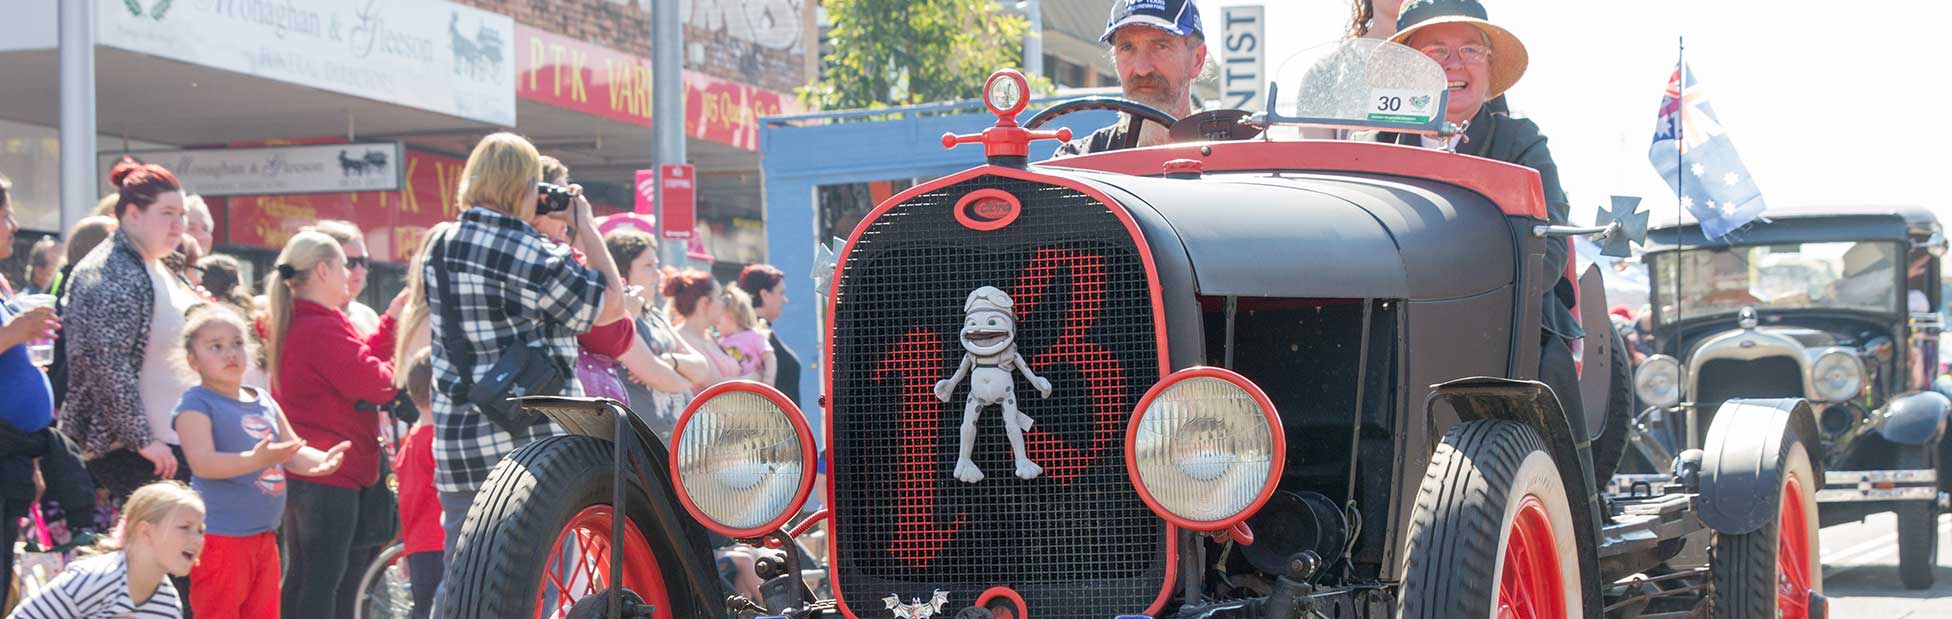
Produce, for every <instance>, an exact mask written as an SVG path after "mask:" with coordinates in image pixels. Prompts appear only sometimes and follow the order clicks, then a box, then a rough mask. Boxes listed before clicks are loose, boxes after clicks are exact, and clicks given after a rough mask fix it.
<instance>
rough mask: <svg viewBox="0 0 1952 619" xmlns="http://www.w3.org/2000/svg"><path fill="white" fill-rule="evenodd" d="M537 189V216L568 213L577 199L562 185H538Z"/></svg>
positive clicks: (536, 185)
mask: <svg viewBox="0 0 1952 619" xmlns="http://www.w3.org/2000/svg"><path fill="white" fill-rule="evenodd" d="M535 188H536V194H535V214H537V215H548V214H550V213H555V212H558V211H567V210H569V205H570V202H571V201H573V200H575V199H576V195H575V194H572V193H570V192H569V188H568V187H564V186H562V185H557V184H554V183H536V184H535Z"/></svg>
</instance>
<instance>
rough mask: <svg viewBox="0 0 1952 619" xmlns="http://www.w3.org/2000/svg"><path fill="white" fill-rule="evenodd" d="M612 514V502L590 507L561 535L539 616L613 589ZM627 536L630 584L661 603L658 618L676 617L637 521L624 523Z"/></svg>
mask: <svg viewBox="0 0 1952 619" xmlns="http://www.w3.org/2000/svg"><path fill="white" fill-rule="evenodd" d="M611 514H612V512H611V510H610V506H609V505H591V506H589V507H585V508H583V511H580V512H577V513H576V516H575V517H572V518H570V519H569V523H568V524H566V525H563V529H562V531H561V532H559V533H557V534H556V542H555V543H554V544H551V545H550V546H549V548H551V549H552V550H551V552H550V554H549V561H548V563H546V564H545V565H544V566H543V569H542V582H541V587H540V588H538V589H537V591H536V597H535V609H536V612H535V616H537V617H546V618H552V619H553V618H558V617H562V616H564V615H566V614H568V613H569V608H570V606H572V605H574V604H575V603H576V600H579V599H582V598H583V597H584V596H587V595H590V594H593V593H596V592H598V591H602V590H604V589H605V588H608V587H609V583H610V550H611V548H610V522H611ZM624 538H625V539H624V586H625V587H626V588H629V589H630V590H631V591H634V592H636V593H637V595H639V596H641V597H643V598H644V601H645V602H647V603H650V604H653V605H655V606H656V607H657V616H658V617H670V616H671V598H670V596H669V595H667V594H666V593H665V591H664V574H663V572H662V571H661V570H659V569H658V564H657V555H655V554H652V553H651V545H650V543H649V542H646V541H645V540H644V534H643V533H641V532H639V531H638V529H637V523H636V522H635V521H630V520H626V521H625V522H624Z"/></svg>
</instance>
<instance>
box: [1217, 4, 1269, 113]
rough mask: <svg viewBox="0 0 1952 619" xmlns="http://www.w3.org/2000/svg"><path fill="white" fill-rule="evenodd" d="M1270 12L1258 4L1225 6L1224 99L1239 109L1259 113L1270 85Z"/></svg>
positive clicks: (1221, 83)
mask: <svg viewBox="0 0 1952 619" xmlns="http://www.w3.org/2000/svg"><path fill="white" fill-rule="evenodd" d="M1266 11H1267V9H1266V7H1263V6H1261V5H1258V4H1254V5H1234V6H1227V7H1221V9H1220V12H1221V19H1222V23H1223V24H1225V30H1224V31H1223V32H1224V36H1225V38H1224V39H1223V40H1222V44H1223V46H1222V50H1223V51H1222V53H1221V60H1220V66H1221V67H1222V69H1221V71H1222V73H1221V76H1220V89H1221V90H1222V91H1223V92H1221V99H1222V100H1224V101H1226V102H1227V103H1226V105H1227V107H1230V108H1233V109H1236V110H1259V109H1261V99H1262V95H1263V94H1264V91H1265V84H1266V83H1267V79H1266V77H1265V76H1266V75H1267V45H1266V43H1267V18H1266V17H1267V12H1266Z"/></svg>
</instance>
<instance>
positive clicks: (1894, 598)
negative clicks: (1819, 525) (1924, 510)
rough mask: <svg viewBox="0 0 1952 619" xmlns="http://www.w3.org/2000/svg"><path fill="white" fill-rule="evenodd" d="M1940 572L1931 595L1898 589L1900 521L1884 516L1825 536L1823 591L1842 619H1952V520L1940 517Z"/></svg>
mask: <svg viewBox="0 0 1952 619" xmlns="http://www.w3.org/2000/svg"><path fill="white" fill-rule="evenodd" d="M1938 537H1939V543H1938V557H1939V567H1938V571H1937V578H1936V579H1935V581H1936V582H1935V583H1934V586H1933V587H1932V588H1931V589H1927V590H1924V591H1911V590H1907V589H1905V588H1904V586H1903V585H1901V584H1899V583H1898V525H1897V517H1896V516H1894V515H1892V514H1889V513H1885V514H1877V515H1875V516H1871V517H1870V518H1868V519H1866V520H1864V521H1863V522H1855V523H1850V524H1840V525H1837V526H1834V527H1830V528H1827V529H1824V530H1823V533H1822V540H1823V589H1824V591H1823V592H1824V594H1825V595H1827V596H1829V597H1830V616H1832V617H1838V618H1840V619H1855V618H1858V617H1869V618H1873V619H1922V618H1925V617H1934V618H1952V514H1948V515H1944V516H1939V533H1938Z"/></svg>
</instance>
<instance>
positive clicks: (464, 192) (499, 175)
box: [456, 131, 542, 220]
mask: <svg viewBox="0 0 1952 619" xmlns="http://www.w3.org/2000/svg"><path fill="white" fill-rule="evenodd" d="M539 182H542V154H541V153H538V152H536V150H535V145H534V144H530V143H529V140H528V139H527V138H524V137H522V136H519V135H515V134H513V133H508V132H506V131H504V132H500V133H494V134H490V135H489V136H488V137H485V138H481V143H479V144H475V145H474V152H472V153H469V154H468V164H467V165H466V166H464V167H462V168H461V191H460V196H461V198H460V202H459V203H458V204H456V206H458V207H460V210H463V211H465V210H468V209H469V208H470V207H475V206H486V207H488V208H492V209H495V210H497V211H501V212H503V213H507V214H509V215H514V216H515V217H517V218H520V219H524V220H526V219H529V218H531V217H534V216H535V194H536V187H535V185H536V183H539Z"/></svg>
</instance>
